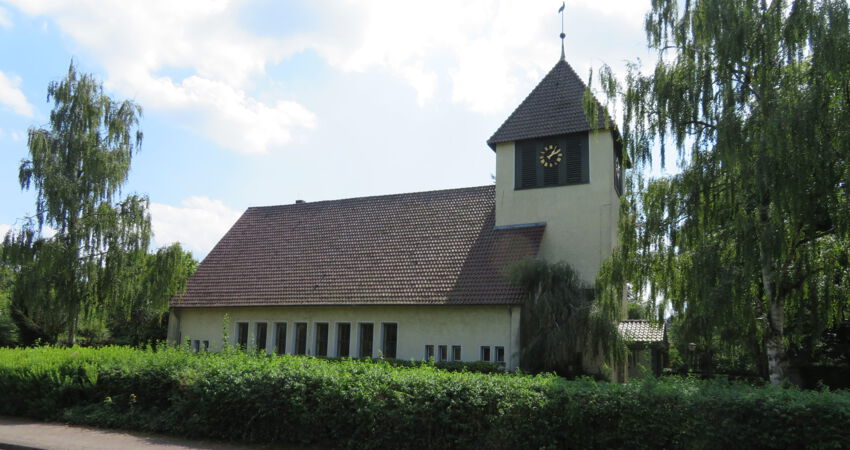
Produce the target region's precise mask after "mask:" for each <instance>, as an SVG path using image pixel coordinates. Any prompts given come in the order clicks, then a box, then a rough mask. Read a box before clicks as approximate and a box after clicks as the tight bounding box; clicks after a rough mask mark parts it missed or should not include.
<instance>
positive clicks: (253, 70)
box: [11, 0, 315, 153]
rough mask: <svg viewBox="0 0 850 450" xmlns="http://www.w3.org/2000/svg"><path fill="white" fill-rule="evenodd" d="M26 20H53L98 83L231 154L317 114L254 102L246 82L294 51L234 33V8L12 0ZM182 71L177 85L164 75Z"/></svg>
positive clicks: (190, 2)
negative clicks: (179, 117)
mask: <svg viewBox="0 0 850 450" xmlns="http://www.w3.org/2000/svg"><path fill="white" fill-rule="evenodd" d="M11 3H13V4H15V5H16V6H17V7H18V8H19V9H20V10H22V11H23V12H25V13H27V14H29V15H33V16H36V15H46V16H49V17H50V18H52V20H53V21H54V22H55V23H56V25H57V26H58V27H59V28H60V29H62V31H63V32H65V33H66V34H68V35H69V36H70V37H72V38H73V39H74V40H75V41H76V42H77V43H78V44H79V45H81V46H83V47H84V48H85V49H87V50H88V51H91V52H92V53H93V54H94V55H95V56H96V57H97V58H98V59H99V60H100V63H101V64H102V65H103V66H104V67H105V68H106V72H107V76H106V80H105V84H106V86H107V87H108V88H110V89H114V90H117V91H118V92H120V93H122V94H123V95H126V96H129V97H133V98H135V99H136V100H137V101H139V102H140V103H141V104H142V105H144V106H146V107H148V108H160V109H166V110H173V111H175V112H177V113H180V114H184V115H185V114H186V113H189V114H190V115H192V116H193V117H197V118H200V120H197V121H196V123H195V131H196V132H198V133H199V134H201V135H204V136H207V137H209V138H211V139H212V140H214V141H215V142H217V143H218V144H220V145H222V146H224V147H226V148H230V149H233V150H236V151H239V152H247V153H263V152H267V151H270V150H271V149H273V148H276V147H280V146H283V145H286V144H287V143H288V142H289V141H290V140H291V138H292V133H293V131H294V130H296V129H299V128H311V127H313V126H314V124H315V116H314V115H313V114H312V113H311V112H310V111H309V110H307V109H306V108H305V107H303V106H301V105H299V104H298V103H296V102H293V101H291V100H287V99H272V100H259V99H257V98H254V97H252V96H251V95H249V93H248V90H247V89H248V87H250V81H251V80H252V77H255V76H257V75H261V74H263V73H264V70H265V67H266V65H267V64H268V63H270V62H274V61H278V60H280V59H281V58H283V57H284V56H286V55H290V54H292V52H293V51H295V50H297V49H296V48H293V47H290V46H287V45H285V44H284V43H281V42H276V41H274V40H272V39H268V38H263V37H259V36H256V35H254V34H251V33H250V32H248V31H246V30H243V29H241V28H240V27H239V26H238V24H237V23H236V16H237V14H236V11H237V9H238V8H239V6H241V5H240V3H241V2H229V1H223V0H215V1H207V0H185V1H180V2H173V1H170V0H155V1H145V2H114V3H103V2H100V1H96V0H82V1H79V0H73V1H72V0H65V1H52V0H51V1H46V0H45V1H38V0H26V1H23V0H17V1H12V2H11ZM167 69H177V70H180V71H186V70H188V72H189V73H190V75H189V76H186V77H185V78H183V79H173V78H172V77H169V76H161V75H158V73H161V71H163V70H167Z"/></svg>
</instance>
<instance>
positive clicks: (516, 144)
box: [487, 33, 623, 283]
mask: <svg viewBox="0 0 850 450" xmlns="http://www.w3.org/2000/svg"><path fill="white" fill-rule="evenodd" d="M561 36H562V39H563V33H562V35H561ZM561 52H562V53H561V59H560V60H559V61H558V62H557V64H555V67H553V68H552V70H550V71H549V73H548V74H547V75H546V76H545V77H544V78H543V80H541V81H540V83H539V84H538V85H537V87H535V88H534V90H532V91H531V93H530V94H528V96H527V97H526V98H525V100H524V101H523V102H522V103H521V104H520V105H519V106H518V107H517V108H516V110H514V112H513V113H512V114H511V115H510V117H508V119H507V120H506V121H505V122H504V123H503V124H502V126H500V127H499V129H498V130H497V131H496V132H495V133H494V134H493V136H492V137H491V138H490V139H489V140H488V141H487V145H489V146H490V148H491V149H493V151H495V152H496V227H504V228H508V227H517V226H523V225H527V224H539V223H545V224H546V228H545V231H544V234H543V240H542V242H541V244H540V252H539V255H538V256H539V257H540V258H542V259H544V260H546V261H550V262H559V261H564V262H567V263H569V264H570V265H571V266H573V268H575V269H576V270H577V271H578V272H579V274H580V275H581V276H582V278H583V279H584V280H585V281H587V282H588V283H593V281H594V280H595V278H596V274H597V273H598V271H599V268H600V266H601V265H602V262H603V261H605V260H606V259H607V258H608V257H609V256H610V255H611V252H612V251H613V249H614V247H615V246H616V245H617V219H618V215H619V196H620V195H621V193H622V168H623V155H622V148H621V146H620V143H619V134H618V132H617V130H616V128H615V127H614V126H613V124H611V123H607V124H606V121H605V120H603V119H604V116H603V115H602V113H600V116H599V117H598V118H597V120H595V121H590V120H588V118H587V116H586V115H585V112H584V107H583V100H584V95H585V90H586V87H585V84H584V83H583V82H582V80H581V78H579V76H578V75H577V74H576V73H575V71H574V70H573V69H572V67H570V65H569V63H567V61H566V59H565V58H564V56H563V45H562V50H561ZM594 101H595V99H594ZM599 110H600V111H601V110H602V108H601V107H600V108H599ZM591 122H594V123H591Z"/></svg>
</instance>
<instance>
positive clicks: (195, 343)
mask: <svg viewBox="0 0 850 450" xmlns="http://www.w3.org/2000/svg"><path fill="white" fill-rule="evenodd" d="M200 349H201V341H199V340H197V339H195V340H193V341H192V351H196V352H197V351H199V350H200Z"/></svg>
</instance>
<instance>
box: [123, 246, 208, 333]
mask: <svg viewBox="0 0 850 450" xmlns="http://www.w3.org/2000/svg"><path fill="white" fill-rule="evenodd" d="M197 265H198V262H197V261H196V260H195V258H193V257H192V253H191V252H188V251H184V250H183V248H182V247H181V246H180V244H179V243H175V244H172V245H170V246H167V247H162V248H160V249H158V250H157V251H156V252H154V253H148V254H147V255H145V257H144V258H143V259H142V261H141V264H139V265H138V266H136V267H134V268H133V269H132V270H131V271H132V276H130V277H127V278H128V281H129V282H130V285H129V286H127V287H126V288H125V290H124V298H123V300H122V301H120V302H117V305H116V307H113V308H111V309H110V310H109V313H108V317H107V324H108V327H109V331H110V334H111V336H110V337H111V341H112V342H114V343H116V344H122V345H132V346H134V347H144V346H146V345H155V344H156V343H157V342H158V341H164V340H165V338H166V334H167V327H166V325H167V322H166V321H165V320H164V319H165V314H166V313H167V312H168V302H169V301H170V300H171V298H172V297H173V296H174V295H175V294H177V293H178V292H180V291H182V290H183V289H184V288H185V286H186V282H187V281H188V279H189V277H190V276H191V275H192V274H193V273H195V269H196V268H197Z"/></svg>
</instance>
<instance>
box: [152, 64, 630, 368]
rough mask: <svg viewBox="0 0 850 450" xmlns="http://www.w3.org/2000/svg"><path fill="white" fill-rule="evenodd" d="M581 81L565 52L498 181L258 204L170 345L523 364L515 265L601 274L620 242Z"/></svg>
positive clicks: (499, 155)
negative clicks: (561, 264) (557, 265)
mask: <svg viewBox="0 0 850 450" xmlns="http://www.w3.org/2000/svg"><path fill="white" fill-rule="evenodd" d="M584 92H585V85H584V83H583V82H582V80H581V79H580V78H579V76H578V75H577V74H576V73H575V71H573V69H572V68H571V67H570V65H569V64H568V63H567V62H566V60H564V58H563V57H562V58H561V60H560V61H558V63H557V64H555V66H554V67H553V68H552V70H551V71H550V72H549V73H548V74H547V75H546V76H545V77H544V78H543V80H542V81H541V82H540V83H539V84H538V85H537V87H535V88H534V90H533V91H532V92H531V93H530V94H529V95H528V97H527V98H526V99H525V100H524V101H523V102H522V103H521V104H520V105H519V106H518V107H517V108H516V110H515V111H514V112H513V113H512V114H511V115H510V117H508V119H507V120H506V121H505V122H504V123H503V124H502V126H501V127H499V129H498V130H497V131H496V132H495V133H494V134H493V136H492V137H490V139H489V140H488V141H487V144H488V145H489V147H490V148H491V149H492V150H493V151H494V152H495V154H496V182H495V185H488V186H480V187H470V188H459V189H448V190H439V191H429V192H416V193H408V194H393V195H382V196H375V197H362V198H351V199H344V200H332V201H318V202H302V201H298V202H296V203H294V204H288V205H278V206H264V207H252V208H248V210H246V211H245V213H244V214H243V215H242V216H241V217H240V218H239V220H238V221H237V222H236V223H235V224H234V225H233V227H232V228H231V229H230V230H229V231H228V232H227V234H225V236H224V237H223V238H222V239H221V241H219V242H218V244H217V245H216V246H215V248H214V249H213V250H212V251H211V252H210V253H209V255H208V256H207V257H206V258H205V259H204V260H203V262H202V263H201V264H200V265H199V266H198V269H197V272H196V273H195V274H194V275H193V276H192V277H191V278H190V279H189V282H188V286H187V288H186V291H185V292H184V293H183V294H181V295H178V296H176V297H175V298H174V299H173V300H172V302H171V312H170V320H169V329H168V338H169V340H170V341H172V342H185V341H187V340H188V341H189V342H190V343H191V345H192V346H193V347H194V348H195V349H199V350H204V349H208V350H211V351H217V350H220V349H221V348H222V345H223V344H224V343H225V339H224V337H225V333H226V334H227V335H228V341H227V342H228V343H229V344H231V345H232V344H239V345H242V346H245V347H247V348H251V349H257V350H261V351H266V352H277V353H287V354H303V355H313V356H319V357H365V356H370V357H373V358H378V357H384V358H398V359H404V360H409V359H428V358H434V359H436V360H437V361H490V362H497V363H502V364H503V365H504V367H505V368H506V369H507V370H512V369H514V368H516V367H518V366H519V364H520V340H519V337H520V314H521V309H522V308H521V303H522V300H521V292H520V290H519V289H518V288H516V287H514V286H512V285H511V284H510V283H509V282H508V281H507V280H506V279H505V271H506V268H507V267H509V266H510V265H511V264H514V263H516V262H518V261H522V260H525V259H534V258H540V259H543V260H546V261H551V262H558V261H565V262H567V263H569V264H570V265H571V266H573V267H574V268H575V269H576V270H577V271H578V272H579V273H580V275H581V276H582V277H583V278H584V279H585V281H587V282H588V283H590V284H592V283H593V281H594V279H595V277H596V274H597V272H598V271H599V269H600V266H601V265H602V262H603V261H604V260H606V259H607V258H608V257H609V256H610V255H611V252H612V250H613V249H614V247H615V246H616V245H617V234H616V233H617V219H618V214H619V195H620V194H621V192H622V183H623V176H622V169H623V157H622V154H621V148H620V146H619V143H618V138H617V133H616V131H615V130H614V129H613V128H606V125H605V123H604V121H602V120H599V121H588V120H587V118H586V116H585V113H584V109H583V106H582V103H583V102H582V99H583V97H584ZM591 122H597V123H591Z"/></svg>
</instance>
